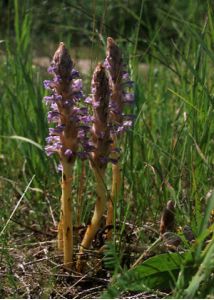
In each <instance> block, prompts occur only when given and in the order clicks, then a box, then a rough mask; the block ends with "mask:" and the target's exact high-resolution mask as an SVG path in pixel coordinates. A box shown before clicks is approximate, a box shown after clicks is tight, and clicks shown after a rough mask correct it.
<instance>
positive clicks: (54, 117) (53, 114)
mask: <svg viewBox="0 0 214 300" xmlns="http://www.w3.org/2000/svg"><path fill="white" fill-rule="evenodd" d="M59 120H60V113H59V112H58V111H56V110H54V111H49V112H48V122H49V123H51V122H53V123H56V122H59Z"/></svg>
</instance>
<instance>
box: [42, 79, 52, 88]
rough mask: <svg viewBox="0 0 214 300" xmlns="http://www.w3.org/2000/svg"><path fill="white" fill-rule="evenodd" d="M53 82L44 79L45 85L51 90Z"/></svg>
mask: <svg viewBox="0 0 214 300" xmlns="http://www.w3.org/2000/svg"><path fill="white" fill-rule="evenodd" d="M51 83H52V80H44V81H43V84H44V87H45V89H46V90H51Z"/></svg>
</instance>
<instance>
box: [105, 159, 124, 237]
mask: <svg viewBox="0 0 214 300" xmlns="http://www.w3.org/2000/svg"><path fill="white" fill-rule="evenodd" d="M120 187H121V172H120V165H119V163H117V164H116V165H113V166H112V188H111V197H110V199H109V200H108V208H107V217H106V225H107V226H109V225H112V224H113V217H114V204H115V201H116V200H117V199H118V196H119V194H120ZM111 237H112V230H109V231H108V234H107V239H111Z"/></svg>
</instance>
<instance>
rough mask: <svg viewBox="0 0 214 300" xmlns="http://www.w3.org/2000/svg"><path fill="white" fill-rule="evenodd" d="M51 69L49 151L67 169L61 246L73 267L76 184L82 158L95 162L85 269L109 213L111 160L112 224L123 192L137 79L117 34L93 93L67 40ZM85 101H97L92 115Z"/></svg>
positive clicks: (66, 262) (79, 266) (67, 264)
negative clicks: (128, 106) (123, 154)
mask: <svg viewBox="0 0 214 300" xmlns="http://www.w3.org/2000/svg"><path fill="white" fill-rule="evenodd" d="M48 72H49V73H50V74H51V75H52V76H53V79H52V80H45V81H44V86H45V88H46V89H48V90H49V91H50V95H49V96H46V97H44V100H45V102H46V104H47V105H48V106H49V108H50V111H49V112H48V122H49V123H55V124H56V125H55V127H53V128H49V136H48V137H47V146H46V148H45V150H46V153H47V155H51V154H53V153H55V152H57V153H58V155H59V158H60V162H61V164H60V166H59V169H60V170H61V171H62V183H61V188H62V195H61V211H60V220H59V225H58V248H59V249H60V250H63V252H64V266H65V267H66V268H67V269H71V267H72V257H73V222H72V219H73V218H72V200H71V183H72V177H73V166H74V163H75V160H76V158H79V159H88V160H89V161H90V166H91V168H92V170H93V173H94V176H95V180H96V193H97V200H96V204H95V210H94V214H93V217H92V220H91V223H90V225H88V228H87V230H86V233H85V236H84V238H83V241H82V243H81V246H80V253H79V254H80V256H79V259H78V261H77V269H78V270H79V271H81V270H82V267H83V263H82V260H81V256H82V254H83V253H84V249H87V248H89V247H90V244H91V242H92V240H93V239H94V237H95V235H96V233H97V230H98V229H99V226H100V221H101V218H102V216H103V214H104V211H105V206H106V202H107V191H106V184H105V173H106V170H107V165H108V163H109V162H112V163H113V164H114V166H113V172H112V177H113V178H112V194H111V199H109V204H108V213H107V221H106V223H107V225H110V224H112V219H113V203H112V200H113V199H114V198H115V197H117V196H118V193H119V190H120V168H119V163H118V160H119V153H120V149H119V148H118V145H119V142H118V140H120V139H121V135H122V133H123V132H124V131H125V130H126V129H127V128H129V127H130V126H132V116H131V115H125V114H124V113H123V108H124V105H125V103H133V101H134V95H133V94H132V93H129V91H128V90H127V89H129V88H130V87H131V86H132V82H131V81H130V79H129V76H128V73H127V72H126V71H125V70H124V65H123V61H122V56H121V51H120V49H119V48H118V46H117V45H116V43H115V42H114V40H113V39H112V38H108V39H107V57H106V59H105V61H104V63H103V64H101V63H100V64H98V65H97V67H96V69H95V71H94V74H93V78H92V85H91V96H89V97H87V98H85V97H84V95H83V92H82V80H81V79H80V78H79V73H78V71H76V70H75V69H74V65H73V62H72V60H71V58H70V56H69V54H68V51H67V49H66V48H65V45H64V44H63V43H60V45H59V47H58V49H57V51H56V52H55V54H54V57H53V60H52V63H51V66H50V68H49V69H48ZM81 100H82V101H81ZM85 103H87V104H91V105H92V111H93V115H92V116H90V115H89V114H88V109H87V107H85V106H84V105H85ZM109 237H110V235H109Z"/></svg>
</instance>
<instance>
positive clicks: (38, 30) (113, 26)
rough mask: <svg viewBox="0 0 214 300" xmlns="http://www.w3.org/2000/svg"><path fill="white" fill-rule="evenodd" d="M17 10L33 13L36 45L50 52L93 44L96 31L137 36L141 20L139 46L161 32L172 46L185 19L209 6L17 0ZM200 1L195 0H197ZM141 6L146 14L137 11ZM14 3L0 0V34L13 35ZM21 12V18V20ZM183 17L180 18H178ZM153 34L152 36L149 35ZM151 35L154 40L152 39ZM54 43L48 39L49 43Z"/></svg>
mask: <svg viewBox="0 0 214 300" xmlns="http://www.w3.org/2000/svg"><path fill="white" fill-rule="evenodd" d="M17 2H18V3H19V2H21V3H19V4H21V5H18V9H19V16H21V18H23V17H24V16H25V15H26V14H29V15H30V16H31V22H32V24H31V25H32V26H31V38H32V43H33V48H34V49H37V51H39V53H40V54H48V51H49V49H48V48H49V47H47V44H48V43H49V42H50V41H51V44H52V43H54V44H56V43H58V41H59V40H66V41H67V40H70V41H71V42H72V46H74V45H75V46H76V47H77V46H90V45H91V42H93V41H94V38H96V40H97V37H96V35H97V34H99V35H103V36H105V37H106V36H108V35H111V36H113V37H114V38H117V39H121V41H122V40H124V41H129V42H133V43H134V41H135V36H133V32H135V27H136V26H138V24H139V25H140V28H139V39H138V48H139V49H144V50H145V49H147V47H148V46H151V43H155V39H156V36H157V35H158V36H159V38H160V36H161V39H162V43H163V44H164V45H165V46H166V47H167V48H168V47H170V45H172V41H174V42H175V41H176V40H177V39H178V38H179V35H181V34H182V32H183V31H182V27H183V24H184V23H188V22H189V23H191V24H194V26H197V24H200V22H201V20H203V19H204V17H205V15H206V12H207V1H200V0H188V1H186V0H180V1H177V0H156V1H151V0H144V1H139V0H93V1H88V0H62V1H58V0H52V1H50V0H49V1H47V0H46V1H41V0H39V1H37V0H25V1H17ZM196 2H197V3H196ZM141 6H142V18H141V20H140V22H139V12H140V10H141ZM15 13H16V8H15V5H14V1H13V0H2V1H1V2H0V34H1V38H2V39H7V38H9V37H13V35H14V33H15V32H14V20H15V17H14V15H15ZM21 18H20V22H21ZM178 21H179V22H178ZM151 35H152V36H151ZM148 40H149V41H150V44H148ZM49 46H50V45H49Z"/></svg>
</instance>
